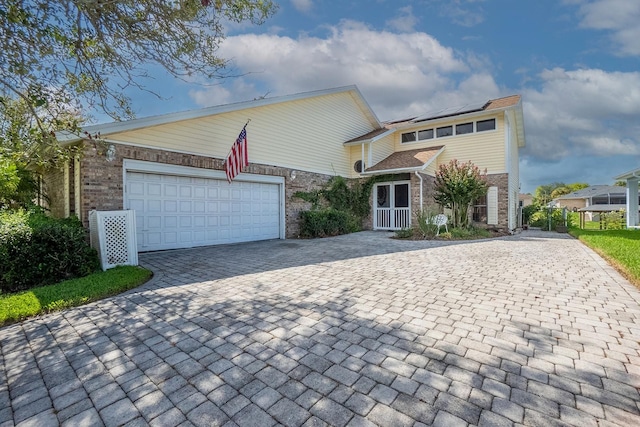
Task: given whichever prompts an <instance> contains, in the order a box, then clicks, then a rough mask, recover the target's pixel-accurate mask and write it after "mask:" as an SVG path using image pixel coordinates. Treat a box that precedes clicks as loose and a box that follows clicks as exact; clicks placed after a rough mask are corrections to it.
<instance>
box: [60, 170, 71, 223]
mask: <svg viewBox="0 0 640 427" xmlns="http://www.w3.org/2000/svg"><path fill="white" fill-rule="evenodd" d="M63 167H64V171H63V172H62V181H63V187H64V195H63V197H62V200H63V201H64V217H65V218H68V217H69V216H71V194H70V193H71V179H70V177H69V161H68V160H65V162H64V165H63Z"/></svg>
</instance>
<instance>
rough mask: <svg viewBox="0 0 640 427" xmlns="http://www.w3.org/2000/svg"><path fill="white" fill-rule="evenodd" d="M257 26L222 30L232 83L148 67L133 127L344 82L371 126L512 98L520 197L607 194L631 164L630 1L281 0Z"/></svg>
mask: <svg viewBox="0 0 640 427" xmlns="http://www.w3.org/2000/svg"><path fill="white" fill-rule="evenodd" d="M279 5H280V9H279V11H278V13H277V14H276V15H275V16H274V17H272V18H271V19H269V20H268V21H267V22H266V23H265V24H264V25H262V26H253V25H245V24H240V25H237V24H230V25H228V26H227V34H228V37H227V39H226V40H225V41H224V43H223V44H222V46H221V48H220V54H221V55H222V56H223V57H225V58H228V59H230V60H231V69H230V70H229V71H230V72H231V73H233V74H236V75H240V77H236V78H231V79H224V80H220V81H216V82H214V83H213V84H212V83H211V82H203V81H194V82H190V83H187V82H183V81H179V80H173V79H170V78H168V77H167V76H166V74H165V73H163V72H162V71H160V70H158V69H152V70H151V72H152V74H153V75H154V76H155V80H153V81H150V82H148V87H149V88H150V89H152V90H155V91H157V92H158V93H160V94H161V95H162V96H163V99H161V100H158V99H157V98H155V97H153V96H151V95H149V94H145V93H140V92H136V93H131V95H132V97H133V98H134V103H133V107H134V111H135V112H136V114H137V116H138V117H144V116H149V115H156V114H163V113H169V112H174V111H180V110H187V109H194V108H200V107H206V106H212V105H220V104H226V103H230V102H238V101H246V100H252V99H255V98H257V97H260V96H264V95H267V96H280V95H287V94H292V93H299V92H306V91H311V90H317V89H326V88H330V87H337V86H343V85H350V84H355V85H357V86H358V87H359V88H360V90H361V91H362V93H363V95H364V97H365V98H366V100H367V101H368V102H369V104H370V105H371V107H372V108H373V110H374V111H375V112H376V114H377V115H378V118H379V119H381V120H383V121H384V120H393V119H399V118H404V117H407V116H410V115H417V114H420V113H424V112H428V111H431V110H434V109H438V108H441V107H447V106H456V105H463V104H467V103H470V102H477V101H483V100H488V99H490V98H497V97H500V96H506V95H511V94H521V95H522V96H523V101H524V113H525V129H526V136H527V147H526V148H525V149H523V150H522V151H521V155H520V159H521V160H520V165H521V168H520V178H521V182H522V191H523V192H532V191H534V190H535V188H536V187H537V186H538V185H541V184H547V183H550V182H555V181H563V182H566V183H573V182H587V183H589V184H610V183H613V176H615V175H618V174H621V173H623V172H626V171H628V170H631V169H635V168H638V167H640V71H638V68H639V67H638V66H639V65H640V25H639V24H638V22H640V1H636V0H414V1H409V0H405V1H403V0H369V1H364V0H351V1H349V0H342V1H336V0H281V1H279Z"/></svg>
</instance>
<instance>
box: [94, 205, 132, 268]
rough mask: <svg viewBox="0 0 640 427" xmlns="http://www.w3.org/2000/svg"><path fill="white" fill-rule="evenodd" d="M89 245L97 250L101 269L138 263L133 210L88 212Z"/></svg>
mask: <svg viewBox="0 0 640 427" xmlns="http://www.w3.org/2000/svg"><path fill="white" fill-rule="evenodd" d="M89 234H90V237H91V246H92V247H93V248H95V250H97V251H98V256H99V257H100V265H101V267H102V270H108V269H110V268H113V267H116V266H118V265H138V244H137V241H136V214H135V211H132V210H126V211H91V212H89Z"/></svg>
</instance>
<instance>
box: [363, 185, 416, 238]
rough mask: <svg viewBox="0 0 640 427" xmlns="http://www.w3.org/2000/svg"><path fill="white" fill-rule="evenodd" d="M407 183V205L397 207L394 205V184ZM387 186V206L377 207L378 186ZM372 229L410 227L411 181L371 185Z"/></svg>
mask: <svg viewBox="0 0 640 427" xmlns="http://www.w3.org/2000/svg"><path fill="white" fill-rule="evenodd" d="M405 184H406V185H407V192H408V194H407V198H408V205H409V206H408V207H406V208H405V207H402V208H397V207H396V206H395V191H393V190H394V188H395V186H396V185H405ZM382 186H389V207H388V208H379V207H378V200H377V197H378V187H382ZM372 193H373V203H372V204H373V229H374V230H400V229H402V228H409V227H411V181H388V182H378V183H376V184H375V185H374V186H373V192H372Z"/></svg>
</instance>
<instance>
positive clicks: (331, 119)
mask: <svg viewBox="0 0 640 427" xmlns="http://www.w3.org/2000/svg"><path fill="white" fill-rule="evenodd" d="M248 119H250V120H251V122H250V123H249V125H248V126H247V133H248V147H249V150H248V151H249V166H248V167H247V168H246V169H245V171H244V172H243V173H241V174H240V175H238V176H237V177H236V179H235V180H234V181H233V182H232V183H231V184H228V183H227V181H226V179H225V173H224V171H223V162H224V159H225V158H226V156H227V154H228V153H229V150H230V148H231V145H232V143H233V141H234V140H235V139H236V138H237V136H238V133H239V132H240V130H241V129H242V126H243V125H244V124H245V123H246V122H247V120H248ZM85 130H86V131H87V132H88V133H89V134H93V133H95V132H100V137H101V140H102V142H95V141H92V140H87V139H84V138H82V137H77V136H66V137H61V138H60V140H61V141H62V142H63V143H64V144H81V143H84V149H83V156H82V157H81V158H80V159H79V160H75V161H74V162H72V163H71V164H68V165H67V167H65V168H63V169H62V170H60V171H56V172H55V173H52V174H50V175H49V176H47V177H46V181H45V182H46V183H47V184H48V188H49V194H50V198H51V200H52V201H51V205H50V208H51V210H52V212H54V214H57V215H59V216H67V215H71V214H75V215H77V216H79V217H80V218H81V219H82V221H83V223H84V224H88V219H87V218H88V213H89V211H91V210H94V209H95V210H120V209H133V210H135V211H136V221H137V238H138V249H139V250H140V251H151V250H160V249H172V248H185V247H194V246H203V245H212V244H222V243H233V242H243V241H252V240H264V239H273V238H289V237H296V236H297V235H298V234H299V223H298V222H299V213H300V211H302V210H305V209H308V208H309V204H308V203H307V202H304V201H303V200H301V199H298V198H295V197H293V195H294V193H295V192H297V191H310V190H314V189H320V188H322V186H323V185H324V184H325V183H326V182H327V181H328V180H329V179H330V178H331V177H332V176H334V175H340V176H343V177H345V178H347V179H350V180H355V179H363V178H366V177H371V176H374V175H384V182H378V183H377V184H375V186H374V188H373V196H372V205H373V206H372V210H373V211H372V221H371V223H370V224H369V228H373V229H390V230H394V229H400V228H404V227H408V226H410V225H411V222H412V221H414V220H415V216H416V213H417V212H418V211H419V210H420V208H421V207H423V208H425V207H427V206H430V207H433V208H434V209H435V208H436V205H435V202H434V200H433V182H434V174H435V171H436V168H437V166H438V165H439V164H442V163H447V162H449V161H450V160H451V159H458V160H459V161H461V162H464V161H468V160H471V161H472V162H473V163H474V164H476V165H477V166H479V167H480V168H481V169H483V170H484V169H486V170H487V173H488V181H489V184H490V188H489V193H488V195H487V197H486V200H482V201H478V203H477V204H476V206H475V209H476V212H478V215H477V218H476V219H477V220H479V221H481V224H480V225H485V226H488V227H495V228H500V229H503V230H513V229H515V227H516V209H517V205H518V187H519V178H518V150H519V148H520V147H523V146H524V145H525V137H524V128H523V117H522V103H521V99H520V97H519V96H510V97H507V98H501V99H497V100H492V101H488V102H485V103H482V104H477V105H469V106H466V107H463V108H458V109H455V110H443V111H441V112H438V113H434V114H430V115H427V116H424V117H416V118H411V119H408V120H404V121H401V122H392V123H386V124H385V123H381V122H380V121H379V120H378V118H377V117H376V115H375V113H374V112H373V111H372V109H371V108H370V107H369V105H368V104H367V102H366V101H365V99H364V98H363V96H362V94H361V93H360V91H359V90H358V89H357V88H356V87H355V86H347V87H342V88H335V89H328V90H321V91H315V92H308V93H301V94H296V95H290V96H283V97H277V98H269V99H259V100H255V101H249V102H242V103H237V104H229V105H223V106H217V107H210V108H204V109H201V110H195V111H187V112H181V113H173V114H166V115H162V116H155V117H148V118H142V119H136V120H130V121H126V122H117V123H111V124H104V125H96V126H90V127H88V128H86V129H85Z"/></svg>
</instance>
